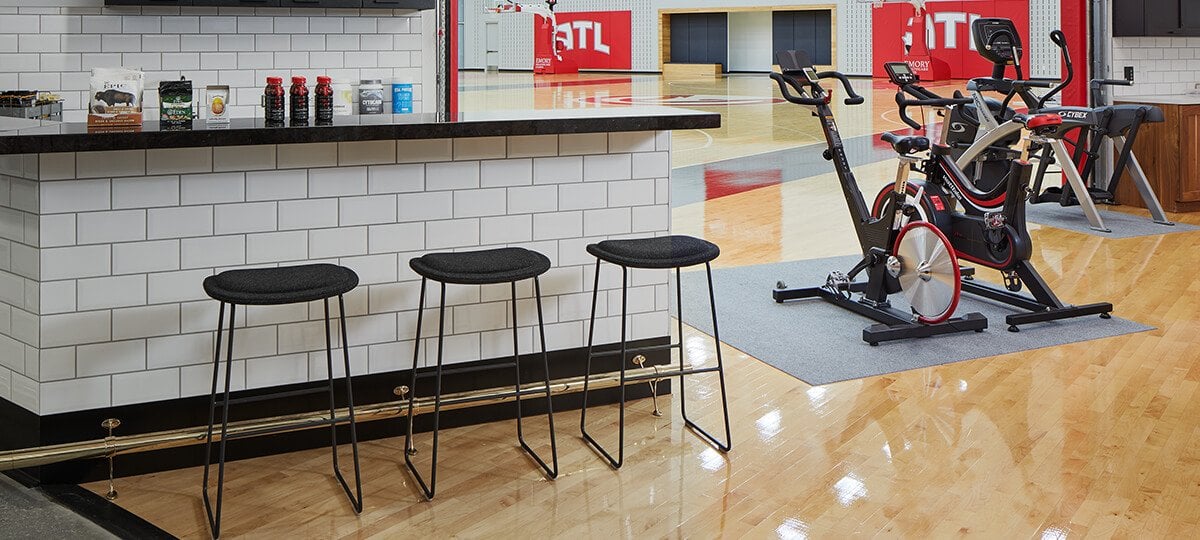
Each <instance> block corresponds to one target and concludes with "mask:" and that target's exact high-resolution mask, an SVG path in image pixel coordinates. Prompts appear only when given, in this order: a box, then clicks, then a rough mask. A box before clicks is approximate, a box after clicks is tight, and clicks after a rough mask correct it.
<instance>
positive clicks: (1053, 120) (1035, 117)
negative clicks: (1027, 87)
mask: <svg viewBox="0 0 1200 540" xmlns="http://www.w3.org/2000/svg"><path fill="white" fill-rule="evenodd" d="M1018 121H1019V122H1021V123H1023V124H1025V127H1026V128H1027V129H1029V130H1032V131H1050V130H1055V129H1058V127H1059V126H1061V125H1062V123H1063V119H1062V117H1061V116H1059V115H1057V114H1053V113H1049V114H1030V115H1018Z"/></svg>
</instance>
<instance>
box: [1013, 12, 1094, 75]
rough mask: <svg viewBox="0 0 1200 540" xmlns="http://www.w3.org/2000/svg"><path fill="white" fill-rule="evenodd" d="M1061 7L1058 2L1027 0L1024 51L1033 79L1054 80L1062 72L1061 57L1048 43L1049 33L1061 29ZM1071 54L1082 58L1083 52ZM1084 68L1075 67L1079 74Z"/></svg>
mask: <svg viewBox="0 0 1200 540" xmlns="http://www.w3.org/2000/svg"><path fill="white" fill-rule="evenodd" d="M1061 7H1062V6H1061V4H1060V2H1059V0H1029V43H1026V44H1025V50H1026V51H1029V53H1028V56H1027V58H1028V60H1027V62H1028V65H1029V74H1030V75H1031V76H1033V77H1047V78H1054V77H1058V76H1059V73H1060V72H1061V71H1062V57H1061V55H1060V54H1059V51H1058V47H1057V46H1055V45H1054V43H1053V42H1051V41H1050V32H1053V31H1055V30H1059V29H1061V28H1062V13H1061ZM1071 52H1072V53H1074V56H1075V57H1076V58H1082V57H1083V56H1082V55H1083V51H1071ZM1086 68H1087V66H1076V67H1075V69H1076V70H1077V71H1078V73H1080V74H1082V73H1084V72H1085V71H1086Z"/></svg>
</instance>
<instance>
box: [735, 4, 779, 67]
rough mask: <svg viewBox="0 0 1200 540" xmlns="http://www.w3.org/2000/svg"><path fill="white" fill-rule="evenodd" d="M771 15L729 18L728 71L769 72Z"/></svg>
mask: <svg viewBox="0 0 1200 540" xmlns="http://www.w3.org/2000/svg"><path fill="white" fill-rule="evenodd" d="M773 57H774V52H773V51H772V50H771V13H770V12H769V11H751V12H744V13H730V14H729V65H728V66H726V69H728V70H729V71H770V70H771V64H772V63H774V60H773V59H772V58H773Z"/></svg>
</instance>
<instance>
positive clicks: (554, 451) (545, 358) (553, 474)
mask: <svg viewBox="0 0 1200 540" xmlns="http://www.w3.org/2000/svg"><path fill="white" fill-rule="evenodd" d="M509 285H510V287H511V289H512V316H513V363H514V367H516V369H517V387H516V391H517V441H518V442H520V443H521V448H523V449H525V452H526V453H528V454H529V456H530V457H532V458H533V460H534V461H536V462H537V464H538V465H539V466H540V467H541V468H542V470H543V471H545V472H546V475H547V476H549V477H550V478H552V479H553V478H558V444H557V442H556V441H555V437H554V403H553V402H552V397H551V393H550V357H549V355H548V354H547V353H546V324H545V322H544V320H543V317H542V286H541V284H540V283H539V282H538V278H536V277H535V278H533V290H534V293H535V294H534V297H535V299H536V302H537V312H538V331H539V332H540V334H541V342H542V365H543V367H544V368H545V370H546V418H547V419H548V420H549V421H550V456H551V459H552V461H553V462H554V467H553V468H552V467H550V466H548V465H546V462H545V461H544V460H542V458H541V457H540V456H538V455H537V452H534V451H533V448H530V447H529V445H528V444H526V442H525V434H524V432H523V431H522V429H521V349H520V347H518V345H517V282H515V281H513V282H511V283H510V284H509Z"/></svg>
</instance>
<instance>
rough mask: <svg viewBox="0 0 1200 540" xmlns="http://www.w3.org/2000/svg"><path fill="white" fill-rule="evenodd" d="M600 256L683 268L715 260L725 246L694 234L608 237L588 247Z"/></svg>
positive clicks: (635, 263) (640, 265)
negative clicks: (721, 246)
mask: <svg viewBox="0 0 1200 540" xmlns="http://www.w3.org/2000/svg"><path fill="white" fill-rule="evenodd" d="M587 251H588V253H591V254H592V255H594V256H595V257H597V258H599V259H603V260H605V261H607V262H610V263H613V264H616V265H620V266H628V267H631V268H679V267H684V266H695V265H697V264H704V263H706V262H709V261H712V260H713V259H716V258H717V257H718V256H720V255H721V248H719V247H717V245H716V244H714V243H712V242H709V241H707V240H701V239H699V238H693V237H691V236H679V235H676V236H659V237H657V238H639V239H634V240H605V241H603V242H599V243H596V244H591V245H589V246H588V247H587Z"/></svg>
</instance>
